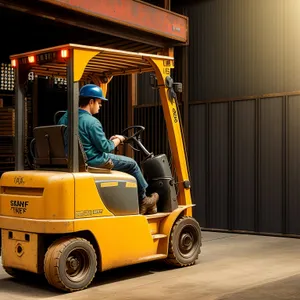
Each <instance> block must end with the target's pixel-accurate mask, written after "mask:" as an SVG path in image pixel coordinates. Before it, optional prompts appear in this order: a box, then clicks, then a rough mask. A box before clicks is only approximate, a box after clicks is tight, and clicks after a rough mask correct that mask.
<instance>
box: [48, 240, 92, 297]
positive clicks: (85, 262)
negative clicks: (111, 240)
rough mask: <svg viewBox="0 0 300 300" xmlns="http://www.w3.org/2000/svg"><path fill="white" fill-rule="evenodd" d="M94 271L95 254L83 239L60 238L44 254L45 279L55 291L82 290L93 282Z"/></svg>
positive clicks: (88, 243)
mask: <svg viewBox="0 0 300 300" xmlns="http://www.w3.org/2000/svg"><path fill="white" fill-rule="evenodd" d="M96 271H97V255H96V252H95V250H94V247H93V246H92V245H91V244H90V242H89V241H87V240H85V239H83V238H76V237H64V238H61V239H59V240H57V241H55V242H54V243H53V244H52V245H51V246H50V247H49V248H48V251H47V252H46V255H45V259H44V272H45V277H46V279H47V281H48V282H49V284H51V285H52V286H54V287H56V288H57V289H60V290H64V291H68V292H74V291H79V290H83V289H85V288H87V287H88V286H89V285H90V283H91V282H92V281H93V279H94V277H95V273H96Z"/></svg>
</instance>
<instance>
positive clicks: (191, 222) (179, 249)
mask: <svg viewBox="0 0 300 300" xmlns="http://www.w3.org/2000/svg"><path fill="white" fill-rule="evenodd" d="M201 245H202V243H201V229H200V225H199V223H198V222H197V221H196V220H195V219H194V218H191V217H182V218H180V219H178V220H177V221H176V222H175V224H174V226H173V228H172V231H171V236H170V240H169V254H168V258H167V259H166V263H167V264H169V265H173V266H177V267H187V266H191V265H193V264H194V263H195V261H196V260H197V258H198V255H199V254H200V252H201V249H200V248H201Z"/></svg>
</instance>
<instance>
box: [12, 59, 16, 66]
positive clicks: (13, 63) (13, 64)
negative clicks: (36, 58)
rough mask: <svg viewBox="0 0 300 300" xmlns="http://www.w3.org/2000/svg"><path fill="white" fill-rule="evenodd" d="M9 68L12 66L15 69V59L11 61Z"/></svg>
mask: <svg viewBox="0 0 300 300" xmlns="http://www.w3.org/2000/svg"><path fill="white" fill-rule="evenodd" d="M11 66H12V68H16V67H17V60H16V59H12V60H11Z"/></svg>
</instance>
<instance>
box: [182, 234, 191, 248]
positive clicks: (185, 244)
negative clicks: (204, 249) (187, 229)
mask: <svg viewBox="0 0 300 300" xmlns="http://www.w3.org/2000/svg"><path fill="white" fill-rule="evenodd" d="M193 243H194V238H193V236H192V235H191V234H190V233H184V234H182V236H181V239H180V248H181V250H182V251H189V250H191V248H192V247H193Z"/></svg>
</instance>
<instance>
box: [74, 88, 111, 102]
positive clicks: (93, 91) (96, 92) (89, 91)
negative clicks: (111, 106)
mask: <svg viewBox="0 0 300 300" xmlns="http://www.w3.org/2000/svg"><path fill="white" fill-rule="evenodd" d="M79 96H81V97H90V98H97V99H101V100H104V101H108V99H106V98H105V97H104V96H103V92H102V89H101V87H99V86H98V85H96V84H86V85H85V86H83V87H82V88H81V89H80V92H79Z"/></svg>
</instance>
